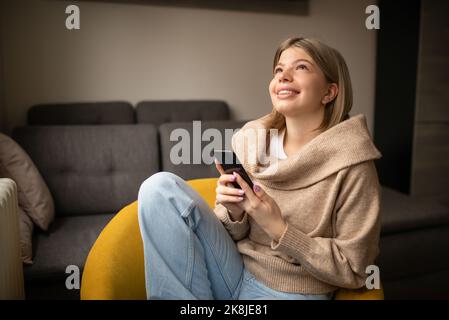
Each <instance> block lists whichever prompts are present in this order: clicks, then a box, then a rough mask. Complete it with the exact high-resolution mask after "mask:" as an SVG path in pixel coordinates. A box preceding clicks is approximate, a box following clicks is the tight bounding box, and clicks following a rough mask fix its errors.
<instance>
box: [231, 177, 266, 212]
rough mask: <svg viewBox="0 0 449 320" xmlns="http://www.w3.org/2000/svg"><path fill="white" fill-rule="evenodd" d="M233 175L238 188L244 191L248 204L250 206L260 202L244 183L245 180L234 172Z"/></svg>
mask: <svg viewBox="0 0 449 320" xmlns="http://www.w3.org/2000/svg"><path fill="white" fill-rule="evenodd" d="M233 174H234V175H235V178H236V181H237V183H238V184H239V186H240V187H241V188H242V190H243V191H245V195H246V197H247V198H248V200H249V202H250V203H251V204H252V205H255V204H256V203H258V202H259V201H260V200H259V198H258V197H257V196H256V195H255V194H254V191H253V189H251V187H250V186H249V185H248V184H247V183H246V181H245V180H243V178H242V177H241V176H240V175H239V174H238V173H237V172H234V173H233Z"/></svg>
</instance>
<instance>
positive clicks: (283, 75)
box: [279, 69, 292, 82]
mask: <svg viewBox="0 0 449 320" xmlns="http://www.w3.org/2000/svg"><path fill="white" fill-rule="evenodd" d="M279 81H280V82H284V81H292V75H291V73H290V70H289V69H285V70H283V71H282V73H281V76H280V77H279Z"/></svg>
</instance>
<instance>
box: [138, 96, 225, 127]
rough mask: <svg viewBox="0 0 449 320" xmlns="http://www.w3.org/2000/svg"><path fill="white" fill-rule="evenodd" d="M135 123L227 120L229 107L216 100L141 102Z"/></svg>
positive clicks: (155, 123) (158, 123)
mask: <svg viewBox="0 0 449 320" xmlns="http://www.w3.org/2000/svg"><path fill="white" fill-rule="evenodd" d="M136 120H137V123H152V124H154V125H157V126H159V125H161V124H162V123H166V122H183V121H193V120H229V107H228V104H227V103H226V102H224V101H218V100H168V101H141V102H139V103H138V104H137V106H136Z"/></svg>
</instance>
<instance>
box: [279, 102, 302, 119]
mask: <svg viewBox="0 0 449 320" xmlns="http://www.w3.org/2000/svg"><path fill="white" fill-rule="evenodd" d="M274 108H275V109H276V111H277V112H279V113H280V114H282V115H283V116H284V117H288V116H292V115H294V114H296V113H298V106H293V105H288V104H283V103H282V104H277V105H276V106H275V107H274Z"/></svg>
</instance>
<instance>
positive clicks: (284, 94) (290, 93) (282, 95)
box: [276, 90, 299, 99]
mask: <svg viewBox="0 0 449 320" xmlns="http://www.w3.org/2000/svg"><path fill="white" fill-rule="evenodd" d="M298 94H299V92H298V91H295V90H279V91H278V92H277V93H276V96H277V97H278V98H279V99H286V98H291V97H295V96H296V95H298Z"/></svg>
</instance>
